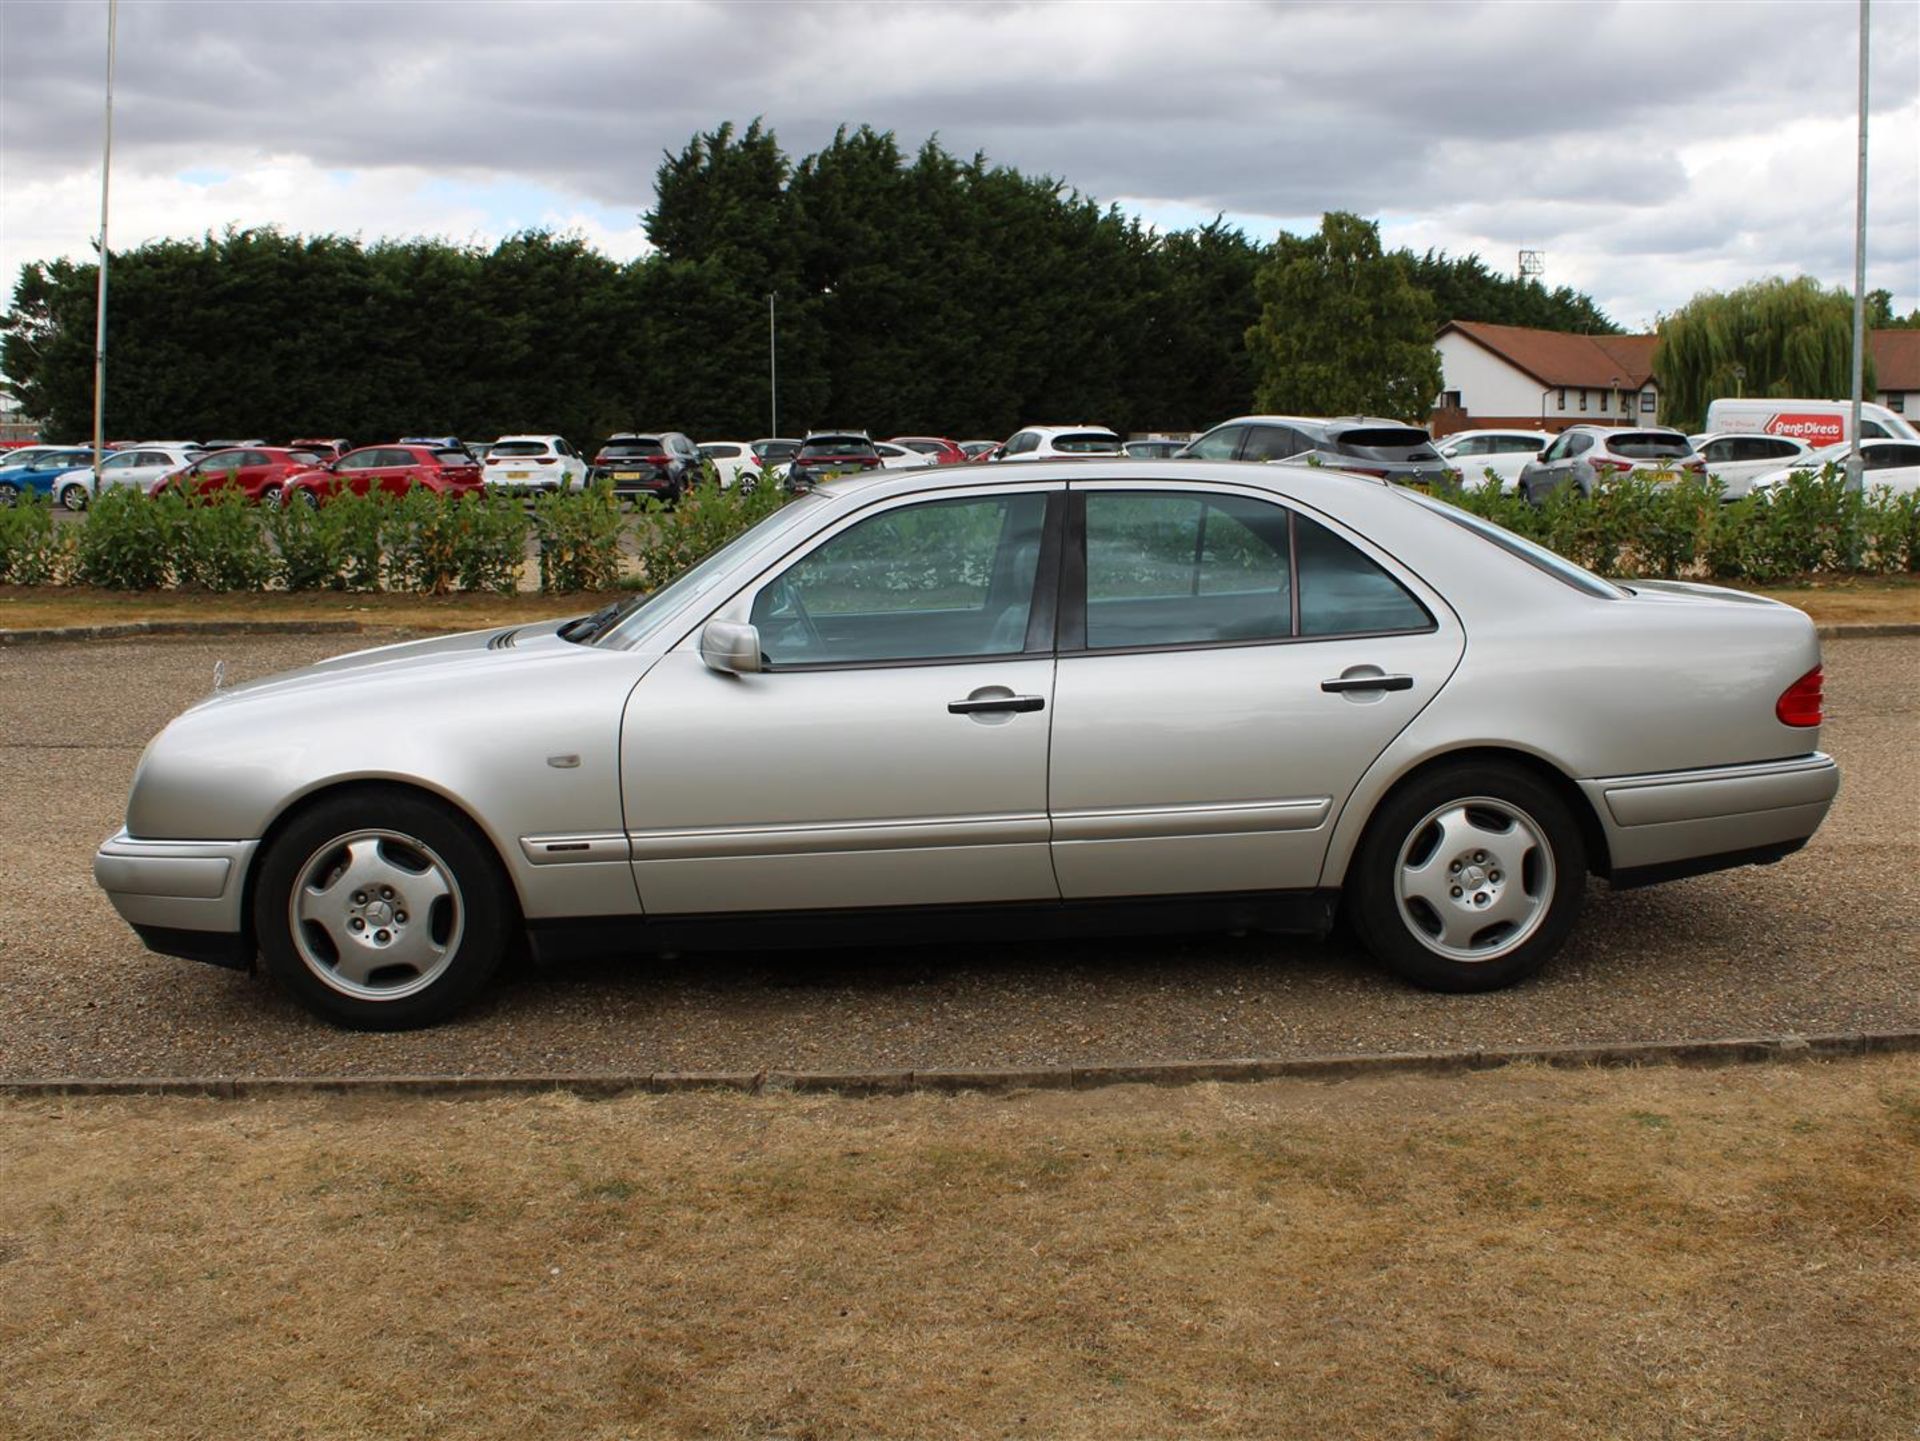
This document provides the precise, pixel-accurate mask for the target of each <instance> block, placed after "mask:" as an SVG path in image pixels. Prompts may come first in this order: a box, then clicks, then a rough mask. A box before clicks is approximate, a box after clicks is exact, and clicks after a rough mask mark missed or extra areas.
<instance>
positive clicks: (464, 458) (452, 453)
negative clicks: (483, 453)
mask: <svg viewBox="0 0 1920 1441" xmlns="http://www.w3.org/2000/svg"><path fill="white" fill-rule="evenodd" d="M433 458H434V459H435V460H437V461H439V462H440V463H441V464H442V465H472V464H473V457H472V456H470V455H468V454H467V453H466V452H465V451H464V450H436V451H435V452H434V453H433Z"/></svg>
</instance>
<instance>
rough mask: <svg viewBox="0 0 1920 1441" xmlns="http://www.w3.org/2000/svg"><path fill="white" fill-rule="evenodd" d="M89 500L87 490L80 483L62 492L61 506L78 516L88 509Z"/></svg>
mask: <svg viewBox="0 0 1920 1441" xmlns="http://www.w3.org/2000/svg"><path fill="white" fill-rule="evenodd" d="M88 499H89V497H88V495H87V488H86V487H85V486H84V485H81V484H80V483H79V482H78V481H76V482H74V483H73V484H72V485H69V486H66V487H64V488H62V490H61V492H60V504H61V505H62V506H63V507H64V508H66V509H67V510H70V511H73V512H75V513H76V514H77V513H78V512H80V511H83V510H85V509H86V508H87V501H88Z"/></svg>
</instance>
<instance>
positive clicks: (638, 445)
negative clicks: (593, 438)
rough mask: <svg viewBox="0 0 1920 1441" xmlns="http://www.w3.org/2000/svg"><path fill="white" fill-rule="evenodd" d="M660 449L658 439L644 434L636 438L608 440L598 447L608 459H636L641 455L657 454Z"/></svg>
mask: <svg viewBox="0 0 1920 1441" xmlns="http://www.w3.org/2000/svg"><path fill="white" fill-rule="evenodd" d="M660 450H661V445H660V442H659V441H657V440H648V439H647V438H646V437H645V436H642V437H641V438H640V439H638V440H610V441H608V442H607V443H606V444H605V445H603V446H601V447H600V453H601V454H602V455H604V456H605V457H606V458H607V459H608V460H638V459H639V458H640V457H641V456H643V455H658V454H659V453H660Z"/></svg>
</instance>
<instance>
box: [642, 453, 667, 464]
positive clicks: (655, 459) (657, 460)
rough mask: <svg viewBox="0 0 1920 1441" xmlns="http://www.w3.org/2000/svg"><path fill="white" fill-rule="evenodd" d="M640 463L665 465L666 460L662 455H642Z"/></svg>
mask: <svg viewBox="0 0 1920 1441" xmlns="http://www.w3.org/2000/svg"><path fill="white" fill-rule="evenodd" d="M640 463H641V464H642V465H665V464H666V463H667V458H666V457H665V456H664V455H643V456H641V457H640Z"/></svg>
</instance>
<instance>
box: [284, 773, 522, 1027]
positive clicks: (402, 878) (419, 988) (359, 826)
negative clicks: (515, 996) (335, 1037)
mask: <svg viewBox="0 0 1920 1441" xmlns="http://www.w3.org/2000/svg"><path fill="white" fill-rule="evenodd" d="M511 895H512V890H511V885H510V883H509V882H508V879H507V877H506V876H505V875H504V874H502V872H501V868H500V864H499V861H498V860H497V858H496V857H495V856H494V854H493V851H492V848H491V847H490V846H488V844H487V842H486V841H485V839H484V838H483V837H481V836H480V835H479V834H478V833H477V832H476V831H475V830H474V828H473V827H472V825H471V824H469V823H468V822H467V821H466V820H465V819H464V818H463V817H461V816H459V815H458V814H456V813H454V812H453V811H451V810H449V809H447V808H446V807H444V806H442V805H441V804H439V803H438V802H436V801H432V800H429V799H427V798H426V797H424V796H419V795H415V794H411V793H407V792H401V791H391V790H365V791H356V792H351V793H347V794H343V795H340V796H337V797H334V798H332V799H329V800H325V801H322V802H321V803H319V804H318V805H316V806H314V807H313V808H312V809H311V810H309V811H306V812H305V813H303V814H302V815H300V816H299V817H297V818H296V819H295V820H294V822H293V823H292V824H291V825H289V826H288V827H287V828H286V830H285V831H283V832H282V833H281V834H280V835H279V836H278V837H276V838H275V840H274V841H273V843H272V846H271V848H270V849H269V851H268V852H267V854H266V856H265V857H264V858H263V860H262V862H261V869H260V880H259V884H258V886H257V887H256V889H255V893H254V927H255V930H256V932H257V933H258V936H259V941H260V954H261V958H262V960H263V962H264V963H265V966H266V969H267V971H268V973H269V974H270V975H272V976H273V978H274V979H275V980H276V981H278V982H279V983H280V985H281V986H283V987H284V988H285V989H286V990H287V991H289V992H290V993H291V994H292V995H293V996H294V997H295V999H297V1000H299V1001H300V1002H301V1004H303V1005H305V1006H306V1007H307V1008H308V1009H309V1010H311V1011H313V1012H315V1013H316V1014H317V1015H320V1016H322V1017H324V1018H325V1019H327V1020H329V1021H332V1022H334V1023H335V1024H336V1025H341V1026H348V1027H351V1028H353V1029H356V1030H383V1031H384V1030H404V1029H409V1028H412V1027H416V1026H427V1025H432V1024H434V1023H435V1022H437V1021H441V1020H444V1019H445V1018H446V1017H448V1016H450V1015H452V1014H453V1013H454V1012H455V1011H457V1010H459V1009H460V1008H461V1007H462V1006H464V1005H466V1004H467V1003H468V1002H470V1001H471V1000H472V999H473V998H474V996H476V995H477V994H478V993H479V991H480V990H481V988H482V987H484V986H485V985H486V983H487V981H488V980H489V979H491V977H492V976H493V974H494V972H495V971H496V970H497V969H498V968H499V965H500V961H501V958H502V957H503V956H504V955H505V954H506V951H507V947H508V943H509V940H510V939H511V934H512V932H513V930H514V928H515V925H516V923H517V917H516V915H515V912H514V909H513V904H512V900H511Z"/></svg>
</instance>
